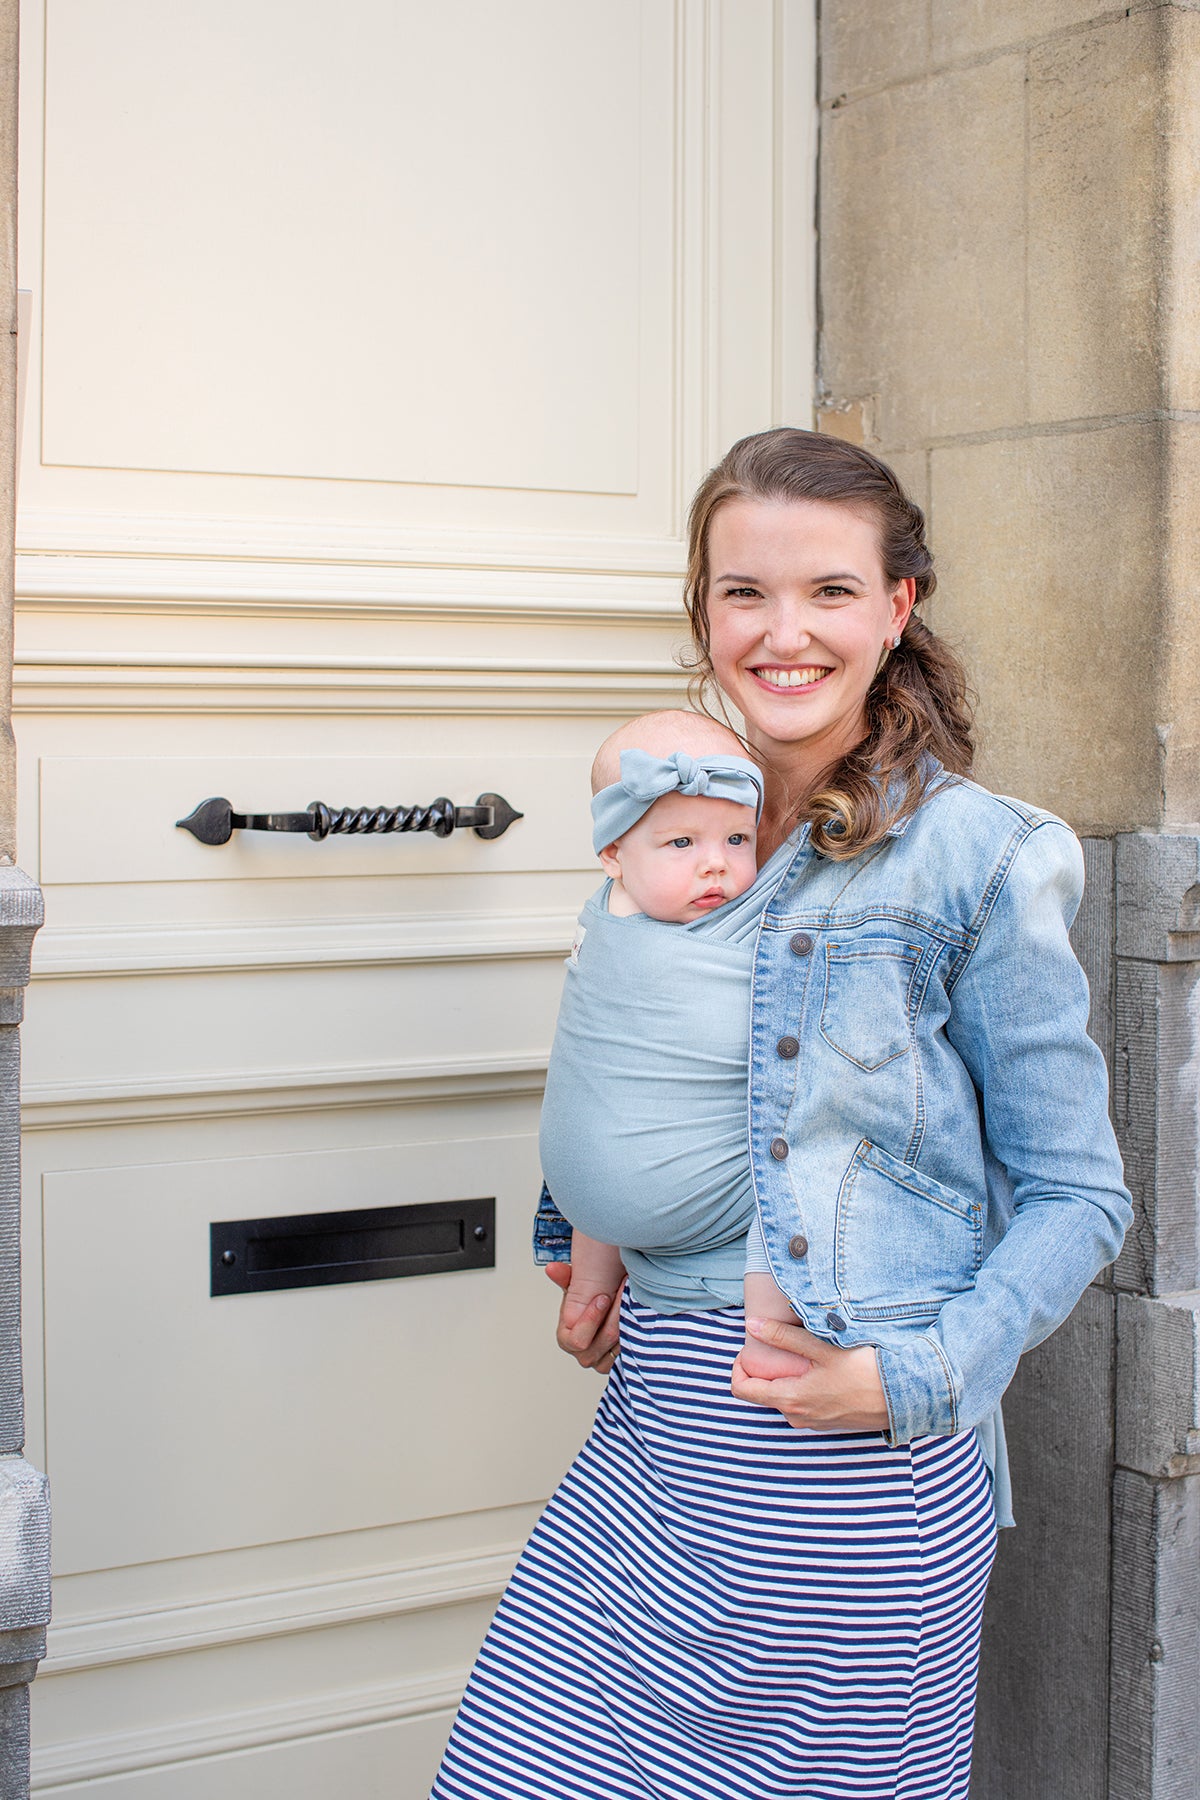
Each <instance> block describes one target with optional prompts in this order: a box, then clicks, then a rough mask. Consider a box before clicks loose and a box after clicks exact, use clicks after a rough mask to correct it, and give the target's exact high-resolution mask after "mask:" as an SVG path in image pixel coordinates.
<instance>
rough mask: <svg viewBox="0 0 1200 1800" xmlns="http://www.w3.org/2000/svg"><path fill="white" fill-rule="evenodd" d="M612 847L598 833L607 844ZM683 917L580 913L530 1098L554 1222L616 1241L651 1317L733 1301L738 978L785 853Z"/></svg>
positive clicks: (741, 1266) (748, 1205)
mask: <svg viewBox="0 0 1200 1800" xmlns="http://www.w3.org/2000/svg"><path fill="white" fill-rule="evenodd" d="M609 841H611V840H609ZM793 849H794V846H792V845H790V844H789V845H787V846H785V848H784V849H783V850H782V851H777V852H776V854H775V856H773V857H772V858H771V860H770V862H768V863H767V864H766V865H765V867H764V868H763V869H761V870H760V871H759V874H758V877H757V879H756V880H755V882H754V885H753V886H752V887H750V888H747V890H746V892H745V893H744V894H742V895H741V896H740V897H739V898H738V899H736V900H730V901H729V902H728V903H727V904H726V905H725V906H721V907H718V909H717V911H716V912H713V913H707V914H705V915H704V916H703V917H702V918H699V919H693V920H691V921H690V922H689V923H688V924H686V925H670V924H664V923H663V922H662V921H660V920H658V919H649V918H647V917H646V916H645V914H643V913H636V914H634V915H633V917H631V918H621V917H618V916H617V915H615V914H613V913H610V912H609V910H608V895H609V890H610V888H611V886H612V883H611V882H606V883H605V884H604V886H603V887H602V888H601V889H600V891H599V892H598V893H596V894H593V896H592V897H591V899H590V900H589V901H588V902H587V904H586V905H585V907H584V909H583V912H582V914H581V915H580V920H579V926H578V930H577V933H576V938H575V943H574V945H573V947H572V950H571V956H570V958H569V960H568V963H567V976H566V981H565V983H564V986H563V996H562V1001H561V1004H560V1007H559V1014H558V1028H557V1030H556V1032H555V1035H554V1048H553V1050H552V1051H551V1054H550V1069H549V1073H548V1075H547V1077H546V1097H545V1101H544V1102H543V1105H542V1126H541V1152H542V1173H543V1174H544V1176H545V1178H546V1184H547V1186H548V1187H549V1189H550V1192H551V1193H552V1194H553V1196H554V1199H555V1203H556V1204H557V1206H558V1207H559V1209H560V1211H561V1212H562V1214H563V1216H564V1217H565V1218H567V1219H569V1220H570V1222H571V1224H572V1225H574V1226H576V1227H577V1228H578V1229H579V1230H580V1231H582V1232H586V1234H587V1235H588V1236H589V1237H594V1238H599V1239H600V1240H601V1241H602V1242H603V1243H606V1244H618V1245H620V1247H621V1252H622V1255H623V1257H624V1260H625V1267H626V1269H627V1271H628V1274H629V1285H630V1288H631V1290H632V1292H633V1296H634V1298H635V1299H636V1300H640V1301H641V1302H642V1303H643V1304H644V1305H646V1306H652V1307H653V1308H654V1309H655V1310H656V1311H657V1312H664V1313H672V1312H685V1311H688V1310H690V1309H692V1308H694V1307H712V1306H740V1305H741V1301H742V1277H743V1275H744V1273H745V1269H746V1234H747V1231H748V1230H749V1228H750V1224H751V1221H752V1220H754V1219H755V1217H756V1215H755V1205H754V1188H753V1184H752V1180H751V1175H750V1158H749V1154H748V1151H747V1093H746V1079H747V1070H748V1067H749V1055H750V977H751V971H752V967H753V963H754V943H755V938H756V936H757V933H758V926H759V922H760V920H761V918H762V913H763V908H764V907H765V905H766V903H767V900H768V899H769V897H770V895H771V893H772V891H773V890H774V888H775V886H776V884H777V882H778V881H779V878H780V876H781V875H782V874H783V871H784V869H785V868H786V867H787V865H788V863H789V862H790V860H791V857H792V853H793Z"/></svg>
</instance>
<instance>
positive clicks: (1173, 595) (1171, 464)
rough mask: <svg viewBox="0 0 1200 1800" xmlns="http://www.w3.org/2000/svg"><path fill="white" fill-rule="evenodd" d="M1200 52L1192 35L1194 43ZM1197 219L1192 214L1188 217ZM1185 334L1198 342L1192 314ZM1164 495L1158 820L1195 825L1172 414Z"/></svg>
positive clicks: (1198, 807) (1188, 475)
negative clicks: (1163, 612)
mask: <svg viewBox="0 0 1200 1800" xmlns="http://www.w3.org/2000/svg"><path fill="white" fill-rule="evenodd" d="M1197 56H1198V58H1200V39H1198V42H1197ZM1196 217H1197V219H1200V213H1197V215H1196ZM1180 235H1187V236H1195V237H1196V238H1197V240H1198V241H1197V242H1196V243H1195V244H1194V246H1193V250H1192V254H1193V255H1195V256H1196V258H1197V268H1198V269H1200V233H1198V232H1197V228H1196V225H1195V223H1194V222H1193V221H1191V220H1189V221H1187V222H1186V226H1185V224H1184V222H1183V221H1181V223H1180ZM1191 332H1192V336H1193V339H1194V340H1195V343H1196V344H1197V345H1200V332H1198V331H1197V330H1196V323H1195V318H1193V319H1192V320H1191ZM1166 446H1167V464H1166V493H1165V497H1164V503H1163V508H1162V520H1161V525H1160V530H1161V533H1162V572H1161V577H1160V579H1161V581H1162V588H1163V593H1164V595H1165V596H1166V602H1167V604H1166V617H1165V620H1164V628H1165V629H1164V643H1163V646H1162V656H1163V664H1164V669H1163V690H1162V699H1161V705H1160V714H1159V722H1160V725H1161V734H1160V735H1161V741H1162V803H1161V807H1162V822H1163V824H1164V825H1168V826H1182V825H1186V826H1191V827H1193V828H1195V827H1196V826H1197V825H1200V704H1197V696H1198V695H1200V532H1198V531H1197V529H1196V520H1197V517H1200V425H1197V424H1196V423H1195V422H1193V421H1188V420H1175V421H1173V422H1172V424H1171V425H1170V427H1169V428H1168V429H1167V434H1166Z"/></svg>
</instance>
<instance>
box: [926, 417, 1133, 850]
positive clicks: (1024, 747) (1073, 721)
mask: <svg viewBox="0 0 1200 1800" xmlns="http://www.w3.org/2000/svg"><path fill="white" fill-rule="evenodd" d="M1164 429H1165V428H1163V427H1161V426H1158V425H1155V424H1136V423H1135V424H1126V425H1120V426H1111V427H1108V428H1106V429H1098V430H1095V431H1087V432H1074V433H1069V434H1063V435H1051V434H1047V435H1041V436H1032V437H1027V438H1013V439H1004V440H999V441H996V442H992V443H982V444H957V445H953V446H948V447H945V448H935V449H934V450H933V452H932V456H931V468H932V481H931V494H932V516H933V543H934V550H935V553H936V556H937V559H938V570H939V582H940V585H939V588H938V591H937V594H936V595H935V596H934V603H933V608H932V619H933V622H934V624H935V626H936V628H937V629H938V630H939V631H941V632H943V633H945V635H946V636H947V637H948V638H949V639H950V640H951V641H952V642H954V643H955V644H957V645H958V647H959V648H960V650H961V651H962V653H963V655H964V656H965V658H966V662H967V667H968V670H969V671H970V673H971V675H972V677H973V679H974V681H975V683H976V686H977V688H978V690H979V697H980V704H979V715H978V717H979V730H980V738H981V755H980V762H979V772H980V778H981V780H983V781H984V782H985V783H987V785H988V786H990V787H993V788H996V789H998V790H1000V791H1001V792H1003V793H1010V794H1017V795H1019V796H1020V797H1021V798H1022V799H1025V800H1031V801H1034V802H1036V803H1037V804H1038V805H1039V806H1046V807H1049V808H1050V809H1051V811H1053V812H1057V813H1060V814H1061V815H1062V816H1063V817H1064V818H1066V819H1067V820H1068V821H1069V822H1070V823H1071V824H1072V825H1073V826H1074V827H1075V828H1076V830H1078V831H1080V832H1082V833H1084V834H1091V835H1095V836H1108V835H1110V834H1111V833H1112V832H1114V831H1125V830H1132V829H1135V828H1137V827H1139V826H1142V825H1149V826H1153V825H1156V824H1157V823H1158V822H1159V818H1160V814H1161V807H1162V791H1161V786H1160V779H1159V738H1158V731H1157V727H1158V725H1159V723H1160V721H1161V720H1162V719H1163V718H1164V716H1165V715H1164V712H1163V710H1162V708H1163V706H1164V704H1165V703H1166V702H1165V696H1164V693H1163V686H1164V684H1163V680H1162V664H1163V651H1162V645H1163V638H1164V633H1165V626H1164V613H1165V609H1166V597H1165V596H1164V595H1163V593H1162V591H1161V588H1160V586H1159V584H1158V583H1157V582H1156V581H1155V579H1154V575H1153V571H1154V570H1155V569H1156V568H1157V567H1158V566H1159V565H1160V562H1161V541H1162V526H1161V519H1160V516H1159V506H1158V499H1159V493H1160V484H1161V480H1162V466H1163V463H1164V460H1165V449H1164V441H1163V437H1164ZM1117 647H1119V652H1118V648H1117Z"/></svg>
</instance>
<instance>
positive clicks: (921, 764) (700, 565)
mask: <svg viewBox="0 0 1200 1800" xmlns="http://www.w3.org/2000/svg"><path fill="white" fill-rule="evenodd" d="M730 500H825V501H833V502H835V503H836V504H838V505H842V506H846V507H849V508H851V509H852V510H853V511H854V512H856V513H858V514H859V515H860V516H865V517H867V518H869V519H870V520H871V521H872V522H873V523H874V524H875V526H876V527H877V529H878V533H879V556H880V561H881V563H882V564H883V572H884V574H885V576H886V577H887V580H888V581H889V582H890V583H892V584H893V585H894V584H895V583H896V582H898V581H903V580H904V579H905V578H906V577H907V578H911V580H912V581H913V583H914V586H915V588H916V600H915V603H914V606H913V610H912V612H911V613H910V614H909V619H908V623H907V625H906V626H905V627H904V632H903V635H902V637H901V639H900V643H899V645H898V646H897V647H896V649H894V650H892V651H891V652H890V653H889V654H888V656H887V660H886V661H885V662H884V664H883V667H882V668H881V669H880V670H879V672H878V674H877V675H876V677H875V679H874V681H873V682H872V683H871V686H870V688H869V690H868V692H867V701H866V708H867V733H866V736H865V737H864V738H863V740H862V742H861V743H859V744H856V745H855V747H854V748H853V750H850V751H848V752H847V753H846V755H845V756H843V757H842V759H841V761H840V762H838V763H836V764H835V765H834V767H833V768H832V769H830V770H829V772H828V774H827V775H826V776H825V778H824V781H823V782H822V785H821V787H820V790H819V791H818V792H817V793H815V794H813V796H812V798H811V799H810V800H808V801H807V802H806V803H805V804H804V805H803V806H798V807H797V809H796V818H795V822H796V823H798V822H799V821H800V820H803V819H807V820H808V821H809V822H810V824H811V827H812V844H813V847H814V849H817V850H819V851H820V852H821V854H822V855H824V856H829V857H836V858H839V859H843V858H846V857H851V856H857V855H858V854H859V853H860V852H861V851H863V850H866V849H867V848H869V846H870V845H872V844H876V843H878V842H879V840H880V839H881V838H882V837H883V836H884V835H885V834H886V833H887V832H888V830H889V829H890V828H891V827H892V826H893V825H895V824H896V823H898V821H900V820H901V819H905V818H908V817H909V816H910V814H912V813H914V812H915V811H916V809H917V807H918V806H919V805H920V804H921V801H922V799H923V798H924V795H925V790H926V785H927V782H928V779H929V774H930V768H931V765H930V758H931V757H936V759H937V761H938V762H939V763H941V765H942V766H943V768H945V769H948V770H949V771H950V772H951V773H952V774H955V775H965V774H967V773H968V772H969V770H970V768H971V763H972V760H973V757H974V744H973V741H972V736H971V707H970V700H969V696H968V688H967V676H966V670H965V669H964V668H963V665H962V663H961V661H960V660H959V658H958V657H957V656H956V655H955V653H954V651H953V650H952V649H951V648H950V647H949V645H948V644H945V643H943V642H942V641H941V639H939V638H937V637H935V636H934V634H933V632H932V631H931V630H930V629H929V627H928V625H926V623H925V621H924V619H922V618H921V617H920V616H919V614H918V611H917V608H918V607H920V606H921V605H922V603H923V602H924V601H925V600H927V599H928V598H929V595H930V594H932V592H933V590H934V588H935V587H936V586H937V576H936V575H935V574H934V572H933V558H932V557H931V556H930V554H929V548H928V546H927V544H926V542H925V515H924V513H923V512H922V511H921V508H920V507H919V506H917V505H916V504H915V502H914V501H912V500H910V499H909V497H908V495H907V494H906V493H905V492H904V489H903V488H902V487H901V485H900V483H899V481H898V480H897V479H896V476H895V475H894V474H893V472H892V470H891V469H889V468H888V466H887V464H886V463H885V462H881V461H880V459H879V457H877V456H872V454H871V452H870V451H869V450H864V449H862V448H861V446H860V445H858V444H848V443H846V442H845V440H844V439H842V438H836V437H831V436H828V435H826V434H825V433H823V432H817V431H801V430H798V429H795V428H792V427H789V426H782V427H780V428H779V429H778V430H775V431H761V432H759V433H757V435H756V436H754V437H746V438H742V439H741V440H740V441H739V442H738V443H736V444H735V445H734V446H733V448H732V450H730V451H729V452H728V454H727V455H725V456H724V457H722V459H721V461H720V462H719V463H718V464H717V466H716V468H715V469H712V470H711V471H710V472H709V474H708V475H706V476H705V478H704V480H703V481H702V482H701V484H700V487H699V489H698V490H697V493H696V498H695V499H694V500H693V501H692V509H691V512H690V514H689V515H688V565H687V576H686V580H685V587H684V603H685V605H686V607H687V612H688V619H689V621H690V623H691V628H692V640H693V643H694V645H695V655H694V657H693V658H692V660H691V664H690V666H691V668H692V670H693V681H692V698H693V701H694V703H695V704H697V705H698V706H699V707H700V708H701V710H702V711H704V712H709V710H710V709H709V707H708V705H707V697H706V690H707V688H708V686H709V684H710V683H711V684H712V685H714V686H715V681H714V678H713V668H712V660H711V657H710V654H709V627H708V583H709V576H710V571H709V566H708V535H709V528H710V526H711V525H712V521H713V515H714V514H715V513H716V511H717V509H718V508H719V507H721V506H724V505H725V504H726V503H727V502H728V501H730ZM714 716H715V715H714Z"/></svg>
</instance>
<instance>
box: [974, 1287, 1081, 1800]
mask: <svg viewBox="0 0 1200 1800" xmlns="http://www.w3.org/2000/svg"><path fill="white" fill-rule="evenodd" d="M1112 1348H1113V1297H1112V1296H1111V1295H1110V1294H1107V1293H1105V1292H1104V1291H1103V1290H1102V1289H1100V1288H1089V1289H1088V1291H1087V1293H1086V1294H1085V1295H1084V1296H1083V1299H1082V1300H1081V1301H1080V1303H1079V1305H1078V1306H1077V1307H1076V1309H1075V1311H1074V1313H1073V1314H1072V1315H1071V1317H1070V1319H1068V1321H1067V1322H1066V1324H1065V1325H1063V1326H1062V1327H1061V1328H1060V1329H1059V1330H1058V1331H1057V1332H1055V1334H1054V1336H1053V1337H1052V1338H1050V1339H1049V1340H1048V1341H1047V1342H1046V1343H1045V1344H1041V1345H1039V1347H1038V1348H1037V1349H1036V1350H1032V1351H1030V1352H1029V1354H1028V1355H1027V1356H1024V1357H1022V1359H1021V1363H1020V1366H1019V1368H1018V1370H1017V1375H1016V1379H1015V1381H1014V1382H1013V1384H1012V1386H1011V1387H1010V1388H1009V1390H1008V1393H1007V1394H1006V1395H1005V1397H1004V1416H1005V1420H1006V1424H1007V1430H1008V1441H1009V1453H1010V1460H1011V1464H1012V1472H1013V1505H1014V1511H1015V1513H1016V1519H1017V1529H1016V1530H1015V1531H1005V1532H1001V1534H1000V1545H999V1549H998V1552H997V1558H996V1568H995V1573H994V1574H993V1576H992V1581H991V1586H990V1589H989V1592H988V1600H987V1609H986V1612H985V1615H984V1638H983V1660H982V1669H981V1675H980V1683H979V1713H978V1726H977V1731H976V1746H975V1773H974V1779H973V1781H972V1783H971V1793H972V1796H974V1797H975V1800H1099V1796H1102V1795H1103V1794H1104V1792H1105V1785H1104V1782H1105V1752H1106V1740H1107V1735H1108V1728H1107V1714H1108V1605H1109V1507H1110V1485H1111V1473H1110V1471H1111V1467H1112V1379H1113V1375H1112V1364H1113V1358H1112Z"/></svg>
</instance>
